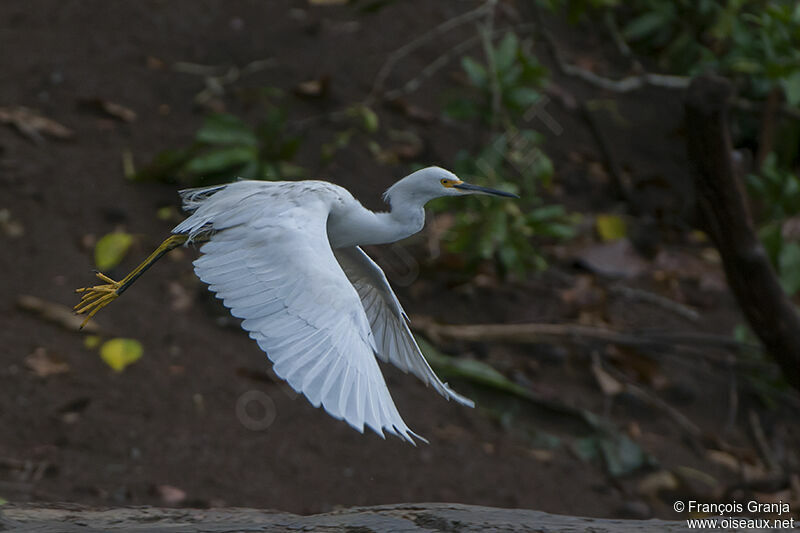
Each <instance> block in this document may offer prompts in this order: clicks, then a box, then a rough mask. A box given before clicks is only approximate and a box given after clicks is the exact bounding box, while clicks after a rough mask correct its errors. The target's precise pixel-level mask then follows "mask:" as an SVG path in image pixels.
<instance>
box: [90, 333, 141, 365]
mask: <svg viewBox="0 0 800 533" xmlns="http://www.w3.org/2000/svg"><path fill="white" fill-rule="evenodd" d="M143 351H144V350H143V348H142V344H141V343H140V342H139V341H137V340H135V339H122V338H117V339H111V340H109V341H106V342H105V343H103V345H102V346H101V347H100V357H101V358H102V359H103V361H105V363H106V364H107V365H108V366H110V367H111V368H112V369H114V371H115V372H122V371H123V370H125V367H127V366H128V365H130V364H132V363H135V362H136V361H138V360H139V359H140V358H141V357H142V353H143Z"/></svg>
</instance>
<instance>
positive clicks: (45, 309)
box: [17, 294, 100, 333]
mask: <svg viewBox="0 0 800 533" xmlns="http://www.w3.org/2000/svg"><path fill="white" fill-rule="evenodd" d="M17 307H19V308H20V309H22V310H23V311H28V312H30V313H34V314H36V315H39V317H40V318H42V319H43V320H46V321H47V322H52V323H54V324H57V325H59V326H61V327H63V328H64V329H67V330H70V331H84V332H86V333H98V332H99V331H100V328H99V327H98V326H97V324H95V323H94V322H92V321H91V320H90V321H89V322H88V323H87V324H86V326H84V328H83V329H82V330H81V327H80V326H81V323H82V322H83V317H81V316H78V315H76V314H75V313H74V311H73V310H72V308H71V307H67V306H66V305H61V304H57V303H53V302H48V301H45V300H42V299H41V298H37V297H36V296H29V295H26V294H23V295H21V296H20V297H19V298H17Z"/></svg>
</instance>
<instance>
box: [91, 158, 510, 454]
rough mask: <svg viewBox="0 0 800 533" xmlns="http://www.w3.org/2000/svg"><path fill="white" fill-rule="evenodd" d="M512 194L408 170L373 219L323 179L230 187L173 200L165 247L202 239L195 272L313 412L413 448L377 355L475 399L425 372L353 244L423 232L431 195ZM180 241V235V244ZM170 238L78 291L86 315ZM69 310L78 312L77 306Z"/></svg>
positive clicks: (401, 319)
mask: <svg viewBox="0 0 800 533" xmlns="http://www.w3.org/2000/svg"><path fill="white" fill-rule="evenodd" d="M465 194H493V195H497V196H514V195H512V194H509V193H505V192H501V191H495V190H492V189H486V188H483V187H478V186H475V185H470V184H467V183H464V182H463V181H461V180H460V179H458V178H457V177H456V176H455V175H454V174H452V173H451V172H448V171H446V170H443V169H441V168H438V167H429V168H426V169H422V170H420V171H417V172H415V173H413V174H411V175H409V176H407V177H405V178H403V179H402V180H400V181H398V182H397V183H396V184H395V185H393V186H392V187H391V188H390V189H389V190H388V191H387V192H386V194H385V195H384V198H385V199H386V200H387V201H388V202H389V203H390V204H391V207H392V209H391V211H389V212H385V213H374V212H372V211H369V210H367V209H366V208H364V207H363V206H362V205H361V204H360V203H359V202H358V201H357V200H355V199H354V198H353V196H352V195H351V194H350V193H349V192H348V191H347V190H345V189H343V188H341V187H339V186H336V185H333V184H331V183H327V182H323V181H300V182H264V181H237V182H234V183H230V184H227V185H221V186H216V187H208V188H201V189H190V190H186V191H182V192H181V197H182V199H183V202H184V208H185V209H186V210H187V211H189V212H191V213H192V214H191V215H190V216H189V217H188V218H187V219H186V220H184V221H183V222H182V223H180V224H179V225H178V226H176V227H175V228H174V229H173V231H172V232H173V234H176V235H177V236H179V237H180V239H179V238H178V237H174V238H173V240H175V242H176V243H177V242H184V241H186V242H191V241H192V240H193V239H195V238H198V237H200V236H202V237H203V239H207V241H208V242H206V243H205V244H203V245H202V247H201V248H200V252H201V254H202V255H201V257H200V258H198V259H197V260H196V261H195V262H194V268H195V272H196V273H197V275H198V276H199V278H200V279H201V280H202V281H204V282H205V283H207V284H208V285H209V289H210V290H211V291H213V292H214V293H216V295H217V297H218V298H220V299H222V301H223V303H224V304H225V306H226V307H228V308H229V309H230V311H231V314H232V315H233V316H235V317H238V318H241V319H243V321H242V327H243V328H244V329H245V330H246V331H247V332H248V333H249V334H250V337H251V338H253V339H254V340H255V341H256V342H257V343H258V345H259V347H260V348H261V349H262V350H264V352H266V354H267V356H268V357H269V359H270V360H271V361H272V362H273V364H274V367H273V368H274V370H275V373H276V374H277V375H278V376H280V377H281V378H283V379H285V380H286V381H287V382H288V383H289V385H291V387H292V388H293V389H295V390H296V391H298V392H300V393H302V394H304V395H305V396H306V397H307V398H308V400H309V401H310V402H311V404H312V405H314V406H315V407H319V406H322V407H323V408H324V409H325V411H327V412H328V413H329V414H330V415H331V416H333V417H334V418H337V419H340V420H344V421H346V422H347V423H348V424H350V426H352V427H353V428H355V429H356V430H358V431H360V432H363V431H364V426H365V425H366V426H367V427H369V428H370V429H372V430H373V431H375V432H376V433H378V434H379V435H381V436H382V437H383V436H384V431H385V432H388V433H391V434H393V435H397V436H399V437H401V438H403V439H405V440H407V441H409V442H411V443H412V444H413V443H414V438H418V439H420V440H424V439H423V438H422V437H420V436H419V435H417V434H416V433H414V432H413V431H411V430H410V429H409V427H408V426H407V425H406V423H405V422H404V421H403V418H402V417H401V416H400V413H399V412H398V410H397V407H395V405H394V402H393V401H392V397H391V395H390V394H389V390H388V389H387V387H386V382H385V381H384V379H383V375H382V374H381V371H380V368H379V367H378V363H377V360H376V356H377V357H378V358H379V359H381V360H383V361H387V362H389V363H391V364H393V365H395V366H397V367H398V368H400V369H401V370H403V371H404V372H411V373H413V374H414V375H416V376H417V377H419V378H420V379H421V380H422V381H424V382H425V383H426V384H428V385H430V386H432V387H433V388H434V389H435V390H436V391H437V392H438V393H439V394H441V395H442V396H444V397H445V398H447V399H448V400H449V399H453V400H455V401H457V402H459V403H461V404H463V405H467V406H470V407H471V406H473V402H472V401H471V400H469V399H467V398H465V397H463V396H461V395H459V394H457V393H456V392H454V391H453V390H452V389H450V388H449V387H448V386H447V384H446V383H443V382H442V381H441V380H440V379H439V378H438V377H437V376H436V374H435V373H434V372H433V370H432V369H431V367H430V365H428V362H427V361H426V360H425V357H424V356H423V355H422V352H421V351H420V349H419V347H418V346H417V343H416V342H415V340H414V337H413V335H412V334H411V330H410V329H409V327H408V324H407V322H406V321H407V320H408V319H407V317H406V315H405V313H404V312H403V309H402V307H401V306H400V302H399V301H398V300H397V297H396V296H395V294H394V293H393V292H392V289H391V287H390V286H389V283H388V281H387V279H386V276H385V275H384V273H383V272H382V271H381V269H380V267H378V265H377V264H375V262H373V261H372V260H371V259H370V258H369V257H368V256H367V254H365V253H364V251H363V250H362V249H361V248H360V247H359V245H367V244H379V243H388V242H394V241H397V240H400V239H403V238H405V237H407V236H409V235H412V234H414V233H416V232H417V231H419V230H420V229H422V227H423V225H424V220H425V212H424V205H425V203H426V202H427V201H429V200H431V199H433V198H436V197H440V196H462V195H465ZM183 236H185V237H183ZM171 243H172V240H170V239H168V240H167V241H165V243H164V244H163V245H162V247H160V248H159V250H157V251H156V252H155V253H154V255H153V256H151V258H149V259H148V261H146V262H145V263H143V264H142V265H141V266H140V267H139V268H137V269H136V270H135V271H134V272H132V273H131V274H130V275H129V276H128V277H126V278H125V279H124V280H122V281H121V282H114V281H113V280H110V278H107V277H105V276H102V275H101V277H102V278H103V279H104V280H107V281H110V282H111V284H109V285H105V286H99V287H94V288H91V289H81V290H80V291H82V292H85V293H86V294H85V296H84V302H89V303H83V304H79V305H83V307H81V308H79V312H87V311H89V310H91V313H90V314H89V316H90V317H91V316H92V315H93V314H94V313H96V312H97V310H98V309H99V308H100V307H102V306H104V305H106V304H107V303H108V302H109V301H112V300H113V299H114V298H116V297H117V296H119V294H121V293H122V291H124V290H125V289H126V288H127V287H128V286H129V285H130V284H131V283H132V282H133V281H134V280H135V279H136V278H137V277H138V276H139V275H140V274H141V272H143V271H144V270H146V269H147V268H148V267H149V266H150V265H151V264H152V263H153V262H155V261H156V260H157V259H158V258H159V257H160V256H161V255H163V253H164V251H165V250H167V249H169V247H170V246H175V245H177V244H171ZM76 307H78V306H76Z"/></svg>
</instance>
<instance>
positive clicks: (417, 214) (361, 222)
mask: <svg viewBox="0 0 800 533" xmlns="http://www.w3.org/2000/svg"><path fill="white" fill-rule="evenodd" d="M358 207H359V209H355V210H349V211H348V212H347V213H346V214H342V215H341V216H337V213H335V212H332V213H331V217H330V218H329V221H328V239H329V240H330V241H331V245H332V246H333V247H334V248H343V247H347V246H361V245H371V244H387V243H390V242H396V241H399V240H402V239H405V238H406V237H409V236H411V235H413V234H415V233H417V232H418V231H420V230H421V229H422V228H423V226H424V225H425V209H424V208H423V206H422V205H414V204H411V203H398V204H397V205H395V206H392V209H391V211H388V212H383V213H375V212H373V211H370V210H369V209H366V208H364V207H362V206H361V205H359V206H358Z"/></svg>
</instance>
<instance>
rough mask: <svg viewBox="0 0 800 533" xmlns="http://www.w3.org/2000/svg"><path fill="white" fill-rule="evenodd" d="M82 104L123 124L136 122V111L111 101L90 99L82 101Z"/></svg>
mask: <svg viewBox="0 0 800 533" xmlns="http://www.w3.org/2000/svg"><path fill="white" fill-rule="evenodd" d="M81 104H83V105H84V106H86V107H88V108H91V109H94V110H96V111H101V112H103V113H105V114H107V115H109V116H112V117H114V118H116V119H119V120H121V121H123V122H133V121H134V120H136V112H135V111H134V110H132V109H130V108H127V107H125V106H123V105H120V104H118V103H116V102H112V101H110V100H105V99H103V98H90V99H87V100H83V101H81Z"/></svg>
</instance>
